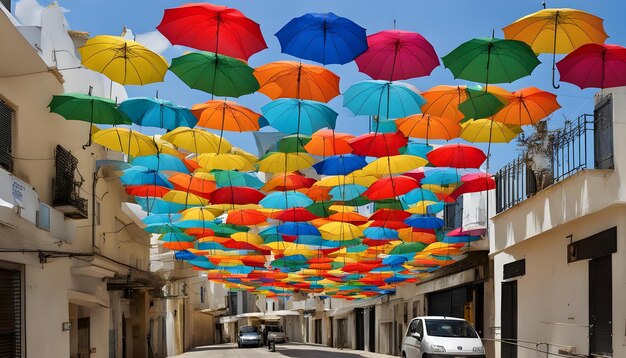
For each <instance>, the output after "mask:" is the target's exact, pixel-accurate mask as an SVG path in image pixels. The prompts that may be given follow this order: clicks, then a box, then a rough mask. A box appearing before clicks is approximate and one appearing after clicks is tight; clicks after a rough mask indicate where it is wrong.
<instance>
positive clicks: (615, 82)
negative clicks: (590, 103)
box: [556, 43, 626, 89]
mask: <svg viewBox="0 0 626 358" xmlns="http://www.w3.org/2000/svg"><path fill="white" fill-rule="evenodd" d="M556 67H558V69H559V74H560V75H561V81H565V82H569V83H573V84H575V85H576V86H578V87H580V88H581V89H583V88H590V87H594V88H609V87H619V86H624V85H626V48H624V47H622V46H618V45H607V44H595V43H592V44H587V45H583V46H580V47H579V48H577V49H576V50H574V51H573V52H571V53H570V54H569V55H567V56H565V58H564V59H562V60H561V61H559V62H558V63H557V64H556Z"/></svg>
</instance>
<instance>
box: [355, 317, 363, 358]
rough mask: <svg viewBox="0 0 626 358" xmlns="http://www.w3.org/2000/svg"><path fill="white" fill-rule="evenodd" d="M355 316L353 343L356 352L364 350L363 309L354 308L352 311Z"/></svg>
mask: <svg viewBox="0 0 626 358" xmlns="http://www.w3.org/2000/svg"><path fill="white" fill-rule="evenodd" d="M354 316H355V330H354V331H355V332H354V334H355V337H354V338H355V342H356V349H357V350H360V351H362V350H364V349H365V322H364V321H365V319H364V318H365V316H364V314H363V308H355V309H354Z"/></svg>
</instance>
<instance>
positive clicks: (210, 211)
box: [181, 206, 223, 221]
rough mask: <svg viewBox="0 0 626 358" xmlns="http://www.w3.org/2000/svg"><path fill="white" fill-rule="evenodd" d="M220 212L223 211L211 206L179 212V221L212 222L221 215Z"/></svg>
mask: <svg viewBox="0 0 626 358" xmlns="http://www.w3.org/2000/svg"><path fill="white" fill-rule="evenodd" d="M222 212H223V210H220V209H217V208H213V207H212V206H203V207H199V208H191V209H187V210H185V211H183V212H181V215H182V217H181V220H202V221H205V220H213V219H215V218H216V217H218V216H220V215H222Z"/></svg>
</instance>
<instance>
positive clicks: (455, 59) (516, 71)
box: [442, 38, 540, 84]
mask: <svg viewBox="0 0 626 358" xmlns="http://www.w3.org/2000/svg"><path fill="white" fill-rule="evenodd" d="M442 60H443V64H444V66H445V67H446V68H448V69H450V71H451V72H452V74H453V75H454V78H461V79H464V80H468V81H473V82H479V83H486V84H489V83H511V82H513V81H515V80H517V79H519V78H522V77H525V76H528V75H530V74H531V73H532V71H533V70H534V69H535V67H537V65H539V63H540V62H539V60H538V59H537V55H536V54H535V53H534V52H533V50H532V48H531V47H530V46H528V44H526V43H524V42H522V41H517V40H503V39H497V38H490V39H489V38H485V39H472V40H470V41H467V42H465V43H464V44H462V45H461V46H459V47H457V48H456V49H454V50H452V52H450V53H449V54H447V55H445V56H444V57H442Z"/></svg>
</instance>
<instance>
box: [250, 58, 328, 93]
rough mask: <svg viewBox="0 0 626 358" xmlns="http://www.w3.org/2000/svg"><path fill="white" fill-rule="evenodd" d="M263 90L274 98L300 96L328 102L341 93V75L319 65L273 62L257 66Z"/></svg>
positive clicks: (256, 75) (260, 90) (261, 90)
mask: <svg viewBox="0 0 626 358" xmlns="http://www.w3.org/2000/svg"><path fill="white" fill-rule="evenodd" d="M254 76H255V77H256V79H257V80H258V81H259V85H260V86H261V88H260V89H259V92H261V93H263V94H264V95H266V96H268V97H269V98H271V99H278V98H297V99H308V100H313V101H318V102H328V101H330V100H331V99H333V98H335V97H337V96H338V95H339V76H337V75H336V74H334V73H333V72H331V71H330V70H328V69H326V68H324V67H322V66H316V65H308V64H304V63H300V62H295V61H276V62H270V63H268V64H265V65H263V66H260V67H257V68H256V69H255V70H254Z"/></svg>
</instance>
